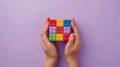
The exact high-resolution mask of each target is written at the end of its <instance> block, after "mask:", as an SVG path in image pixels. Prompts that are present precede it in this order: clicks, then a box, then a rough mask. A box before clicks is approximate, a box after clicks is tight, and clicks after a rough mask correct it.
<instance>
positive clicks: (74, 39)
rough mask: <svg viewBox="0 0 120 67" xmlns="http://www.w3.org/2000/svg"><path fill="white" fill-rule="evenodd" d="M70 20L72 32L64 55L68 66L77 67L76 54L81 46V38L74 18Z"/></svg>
mask: <svg viewBox="0 0 120 67" xmlns="http://www.w3.org/2000/svg"><path fill="white" fill-rule="evenodd" d="M71 21H72V22H71V25H72V28H73V31H74V33H72V34H71V35H70V38H69V41H68V43H67V44H66V46H65V57H66V60H67V63H68V66H69V67H79V64H78V60H77V56H78V51H79V48H80V46H81V40H80V35H79V31H78V28H77V26H76V24H75V21H74V19H71Z"/></svg>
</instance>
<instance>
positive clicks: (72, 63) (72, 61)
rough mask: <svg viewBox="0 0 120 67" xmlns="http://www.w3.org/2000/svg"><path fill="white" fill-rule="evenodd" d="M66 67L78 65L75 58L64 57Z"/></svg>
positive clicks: (77, 66)
mask: <svg viewBox="0 0 120 67" xmlns="http://www.w3.org/2000/svg"><path fill="white" fill-rule="evenodd" d="M66 61H67V64H68V67H79V63H78V59H77V58H66Z"/></svg>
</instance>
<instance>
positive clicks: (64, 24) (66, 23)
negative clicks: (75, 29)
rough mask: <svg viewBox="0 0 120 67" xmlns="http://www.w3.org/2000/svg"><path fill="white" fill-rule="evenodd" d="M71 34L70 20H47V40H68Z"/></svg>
mask: <svg viewBox="0 0 120 67" xmlns="http://www.w3.org/2000/svg"><path fill="white" fill-rule="evenodd" d="M70 34H71V20H54V19H50V20H49V40H50V41H68V40H69V37H70Z"/></svg>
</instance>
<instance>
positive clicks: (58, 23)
mask: <svg viewBox="0 0 120 67" xmlns="http://www.w3.org/2000/svg"><path fill="white" fill-rule="evenodd" d="M63 22H64V21H63V20H57V22H56V23H57V25H56V26H64V23H63Z"/></svg>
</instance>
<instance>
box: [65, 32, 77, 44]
mask: <svg viewBox="0 0 120 67" xmlns="http://www.w3.org/2000/svg"><path fill="white" fill-rule="evenodd" d="M74 40H75V35H74V33H72V34H71V35H70V38H69V41H68V43H67V45H68V46H73V44H74Z"/></svg>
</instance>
